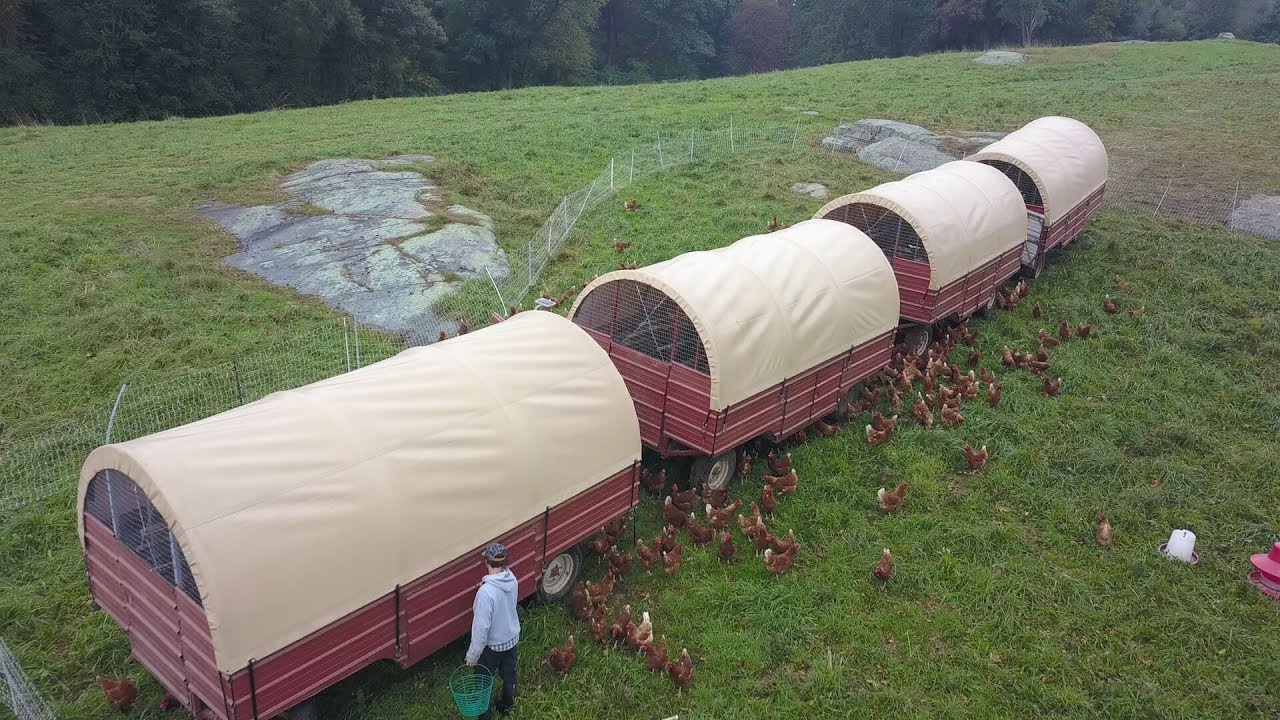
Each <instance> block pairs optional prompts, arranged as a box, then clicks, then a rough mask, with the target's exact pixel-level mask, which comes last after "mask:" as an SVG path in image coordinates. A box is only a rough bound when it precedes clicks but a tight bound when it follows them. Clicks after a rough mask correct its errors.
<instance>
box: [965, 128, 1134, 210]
mask: <svg viewBox="0 0 1280 720" xmlns="http://www.w3.org/2000/svg"><path fill="white" fill-rule="evenodd" d="M966 159H968V160H974V161H981V160H1000V161H1003V162H1007V163H1012V164H1013V165H1016V166H1018V167H1019V168H1021V169H1022V171H1023V172H1025V173H1026V174H1027V175H1029V176H1030V177H1031V179H1032V180H1033V181H1035V183H1036V185H1037V186H1038V187H1039V188H1040V199H1042V200H1044V207H1045V222H1048V223H1054V222H1057V221H1058V220H1061V219H1062V217H1063V216H1064V215H1066V214H1067V213H1068V212H1070V211H1071V210H1072V208H1074V207H1075V206H1077V205H1079V204H1080V203H1081V202H1082V201H1083V200H1084V199H1085V198H1087V197H1089V195H1091V194H1092V193H1093V191H1095V190H1097V189H1098V188H1100V187H1102V185H1103V184H1104V183H1106V182H1107V173H1108V172H1109V168H1110V165H1109V161H1108V159H1107V149H1106V148H1105V147H1103V145H1102V140H1100V139H1099V138H1098V135H1097V133H1095V132H1094V131H1093V130H1091V129H1089V126H1088V125H1085V124H1084V123H1082V122H1080V121H1079V120H1072V119H1071V118H1066V117H1042V118H1040V119H1039V120H1033V121H1031V122H1029V123H1027V124H1026V125H1024V126H1022V128H1021V129H1020V130H1016V131H1014V132H1012V133H1010V134H1009V135H1008V136H1006V137H1005V138H1004V139H1002V140H999V141H997V142H995V143H993V144H991V145H988V146H987V147H986V148H984V149H983V150H982V151H981V152H979V153H976V154H974V155H970V156H969V157H968V158H966Z"/></svg>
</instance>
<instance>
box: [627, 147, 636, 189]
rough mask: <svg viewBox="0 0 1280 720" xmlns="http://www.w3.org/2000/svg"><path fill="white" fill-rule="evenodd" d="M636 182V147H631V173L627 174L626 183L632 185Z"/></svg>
mask: <svg viewBox="0 0 1280 720" xmlns="http://www.w3.org/2000/svg"><path fill="white" fill-rule="evenodd" d="M635 182H636V149H635V148H631V173H630V174H629V175H628V176H627V185H634V184H635Z"/></svg>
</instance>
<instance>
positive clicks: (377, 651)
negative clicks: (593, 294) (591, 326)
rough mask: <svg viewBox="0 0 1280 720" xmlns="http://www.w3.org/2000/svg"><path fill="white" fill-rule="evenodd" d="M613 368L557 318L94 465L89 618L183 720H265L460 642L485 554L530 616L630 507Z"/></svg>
mask: <svg viewBox="0 0 1280 720" xmlns="http://www.w3.org/2000/svg"><path fill="white" fill-rule="evenodd" d="M629 400H630V398H629V396H628V394H627V389H626V385H625V384H624V383H623V379H622V377H621V376H620V375H619V374H618V371H617V370H616V369H615V367H614V365H613V363H612V362H611V361H610V359H609V357H608V356H607V355H606V354H605V353H604V352H603V351H602V350H601V349H600V347H599V346H598V345H597V344H596V343H595V342H594V341H593V340H592V339H591V338H590V337H588V336H587V334H586V333H584V332H582V331H581V330H580V329H579V328H578V327H576V326H575V325H573V324H572V323H570V322H568V321H567V320H565V319H564V318H561V317H559V316H558V315H555V314H553V313H546V312H529V313H520V314H517V315H515V316H514V317H511V318H509V319H506V320H504V321H503V322H502V323H501V324H498V325H494V326H491V327H487V328H484V329H482V330H478V331H476V332H472V333H468V334H466V335H462V336H459V337H456V338H453V339H450V340H449V341H447V342H443V343H436V344H434V345H431V346H429V347H420V348H413V349H410V350H406V351H404V352H402V353H400V354H399V355H396V356H395V357H393V358H390V359H388V360H384V361H382V362H379V363H375V364H373V365H369V366H367V367H365V368H362V369H360V370H356V371H354V372H349V373H345V374H343V375H339V376H337V377H334V378H330V379H328V380H324V381H321V382H319V383H315V384H312V385H308V386H305V387H302V388H298V389H296V390H291V391H287V392H281V393H275V394H273V395H270V396H268V397H266V398H263V399H262V400H259V401H257V402H254V403H250V404H248V405H245V406H242V407H239V408H236V409H234V410H231V411H228V412H226V413H222V414H220V415H215V416H213V417H210V418H206V419H205V420H201V421H199V422H195V423H192V424H190V425H186V426H183V427H178V428H174V429H172V430H168V431H165V432H161V433H157V434H155V435H150V436H147V437H143V438H138V439H136V440H131V441H128V442H124V443H119V444H115V445H106V446H103V447H100V448H98V449H97V450H95V451H94V452H93V453H91V454H90V455H89V457H88V459H87V460H86V461H85V465H84V467H83V469H82V471H81V479H80V509H81V512H80V522H81V529H82V538H83V542H84V551H85V561H86V567H87V570H88V574H89V584H90V588H91V590H92V592H93V597H94V600H95V601H96V602H97V603H98V604H99V605H100V606H101V607H103V608H104V609H105V610H106V611H107V612H108V613H109V614H110V615H111V616H112V617H113V618H115V619H116V621H117V622H119V623H120V625H121V627H122V628H123V629H124V631H125V632H126V634H127V635H128V637H129V641H130V643H131V645H132V646H133V652H134V655H135V656H136V657H137V658H138V660H139V661H140V662H141V663H142V664H143V665H144V666H145V667H146V668H147V669H148V670H150V671H151V672H152V673H153V674H154V675H155V676H156V678H157V679H158V680H159V681H160V683H161V684H162V685H164V686H165V688H166V689H168V690H169V691H170V692H171V693H173V694H174V695H175V696H176V697H177V698H178V699H179V700H180V701H181V702H182V703H183V704H184V705H186V706H187V708H188V709H190V710H192V711H193V712H194V711H199V710H201V709H205V708H208V709H210V710H211V711H212V713H213V714H214V715H215V716H217V717H219V718H223V719H224V720H242V719H243V718H269V717H273V716H275V715H277V714H279V713H281V712H284V711H286V710H289V709H290V708H294V707H296V706H297V705H299V704H300V703H303V702H305V701H307V700H308V699H309V698H311V697H312V696H314V695H315V694H316V693H318V692H320V691H321V690H323V689H324V688H326V687H328V686H330V685H332V684H334V683H335V682H338V681H339V680H342V679H343V678H346V677H348V676H350V675H352V674H353V673H355V672H357V671H359V670H360V669H361V668H364V667H366V666H368V665H370V664H373V663H376V662H379V661H382V660H391V661H395V662H398V663H399V664H401V665H408V664H411V663H413V662H416V661H418V660H420V659H422V658H424V657H426V656H428V655H430V654H431V653H433V652H435V651H436V650H438V649H440V648H441V647H444V646H445V645H446V644H448V643H450V642H452V641H454V640H456V639H458V638H460V637H462V636H464V635H465V634H466V633H467V631H468V630H469V628H470V624H471V608H472V600H473V598H474V595H475V590H476V587H477V584H478V582H479V580H480V578H481V576H482V575H483V572H484V571H483V567H482V564H481V562H480V551H481V548H483V547H484V546H485V545H487V544H488V543H490V542H492V541H494V540H497V541H499V542H502V543H503V544H504V545H506V546H507V549H508V551H509V557H510V567H511V570H512V572H513V573H515V575H516V577H517V579H518V581H519V588H520V592H521V596H522V597H527V596H529V595H531V594H533V593H535V592H538V593H539V595H540V596H542V597H547V598H554V597H556V596H558V595H562V594H567V591H568V589H569V587H570V585H571V584H572V582H573V580H574V578H575V576H576V573H577V568H578V565H579V564H580V563H579V562H578V560H579V555H578V554H577V552H576V548H577V546H578V545H579V544H580V543H581V542H582V541H583V540H584V539H585V538H586V537H588V536H590V535H591V534H593V533H595V532H596V531H597V530H599V528H600V527H601V526H602V525H604V524H605V523H607V522H609V521H610V520H612V519H614V518H616V517H618V516H620V515H623V514H625V513H627V512H629V511H630V510H631V509H632V508H633V507H634V506H635V503H636V502H637V500H638V481H639V471H638V467H639V459H640V449H641V448H640V435H639V429H638V427H637V425H636V419H635V414H634V413H633V412H632V410H631V404H630V402H629Z"/></svg>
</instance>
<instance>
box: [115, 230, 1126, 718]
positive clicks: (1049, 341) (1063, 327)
mask: <svg viewBox="0 0 1280 720" xmlns="http://www.w3.org/2000/svg"><path fill="white" fill-rule="evenodd" d="M633 209H634V208H630V207H629V208H628V210H633ZM625 249H626V248H625V247H623V248H620V249H619V252H622V251H623V250H625ZM1114 281H1115V285H1116V287H1117V288H1119V289H1120V290H1121V291H1123V292H1126V293H1128V292H1132V288H1131V287H1130V286H1129V285H1128V283H1126V282H1125V281H1124V280H1122V279H1121V278H1120V277H1119V276H1116V277H1115V279H1114ZM1030 290H1031V288H1030V285H1028V284H1027V282H1026V281H1021V282H1019V283H1018V285H1017V286H1016V287H1015V288H1012V289H1005V288H1001V289H1000V291H999V292H998V293H997V296H996V304H997V305H998V306H999V307H1001V308H1012V307H1017V306H1018V305H1019V304H1020V303H1021V302H1022V301H1023V299H1025V298H1026V296H1027V295H1028V294H1029V293H1030ZM576 291H577V288H570V290H569V291H568V292H566V293H565V294H564V295H563V296H561V297H559V298H550V299H553V300H557V301H559V302H560V303H563V302H565V301H567V300H568V299H569V298H570V297H572V295H573V294H574V293H575V292H576ZM1102 307H1103V311H1104V312H1106V313H1107V314H1111V315H1114V314H1118V313H1119V312H1120V308H1119V306H1118V305H1117V303H1116V302H1115V300H1114V299H1112V298H1111V296H1110V295H1107V296H1106V297H1105V298H1104V299H1103V303H1102ZM1144 309H1145V308H1137V309H1131V310H1129V311H1128V312H1129V315H1130V316H1136V315H1139V314H1141V313H1142V312H1143V311H1144ZM512 312H513V314H514V313H515V312H519V310H517V309H514V308H513V310H512ZM1031 314H1032V316H1033V317H1035V318H1040V317H1042V316H1043V310H1042V308H1041V307H1040V304H1039V303H1036V305H1035V306H1034V308H1032V312H1031ZM468 331H469V328H468V327H467V326H466V324H465V323H462V324H461V325H460V327H459V329H458V334H460V335H461V334H465V333H466V332H468ZM979 334H980V333H979V332H978V331H976V330H974V331H971V330H970V329H969V326H968V323H967V322H962V323H960V324H959V325H957V326H955V327H954V328H952V329H950V330H949V331H948V332H947V333H946V334H945V335H944V336H943V337H942V338H941V339H940V340H938V341H935V342H933V343H931V344H930V345H929V346H928V348H927V349H926V351H925V354H924V355H923V356H917V355H916V354H915V353H913V352H909V351H907V350H906V349H905V348H903V347H899V348H898V349H896V350H895V352H894V354H893V357H892V360H891V361H890V363H889V365H888V366H886V367H885V368H884V369H883V370H881V371H880V372H879V373H878V374H877V375H876V376H875V377H874V378H873V379H872V381H870V382H868V383H867V387H866V388H864V389H863V391H862V394H861V396H860V397H859V398H858V399H857V400H856V401H855V402H853V403H851V404H850V405H849V406H848V407H847V408H845V409H844V410H843V411H842V412H839V413H837V414H836V415H835V416H833V417H832V418H831V419H832V420H835V421H836V422H834V423H828V422H824V421H819V422H817V423H814V424H813V425H812V426H811V427H810V428H809V429H812V430H813V431H814V432H816V433H817V434H819V435H822V436H824V437H830V436H832V435H835V434H837V433H839V432H841V431H842V430H843V427H842V426H841V425H840V424H839V423H840V422H852V421H854V420H855V419H857V418H859V417H861V416H862V414H863V413H864V412H865V410H867V409H871V410H872V416H871V422H870V423H869V424H867V425H866V426H865V428H864V433H865V435H866V438H867V442H868V443H869V444H871V445H882V444H884V443H886V442H888V441H889V439H890V438H891V437H893V434H894V432H895V431H896V430H897V427H898V415H897V414H894V415H892V416H891V417H885V416H884V415H883V414H881V412H880V410H879V409H878V407H879V406H880V404H881V402H882V400H883V399H884V398H885V397H886V396H887V398H888V402H889V406H890V407H891V408H892V409H893V411H894V412H895V413H899V412H902V411H904V410H905V409H906V403H907V399H908V398H909V397H910V393H911V392H912V391H913V390H914V391H915V393H916V399H915V403H914V404H912V405H911V410H910V413H911V417H912V418H913V419H914V420H915V421H916V422H918V423H919V424H920V425H922V426H924V427H933V426H934V424H935V423H936V422H940V423H941V424H942V425H945V426H947V427H956V426H958V425H960V424H961V423H962V422H964V415H963V414H962V413H961V408H962V406H963V403H964V402H966V401H970V400H976V399H977V398H978V396H979V395H984V396H985V401H986V403H987V405H988V406H990V407H993V408H994V407H996V406H997V405H999V403H1000V398H1001V395H1002V386H1001V385H1000V384H999V383H997V382H996V378H995V374H994V373H993V372H992V371H991V370H989V369H987V368H986V367H982V365H981V361H982V353H981V352H979V351H978V350H977V349H976V348H973V345H974V344H975V342H976V340H977V338H978V336H979ZM442 335H443V333H442ZM1092 336H1093V327H1092V326H1091V325H1089V324H1087V323H1080V324H1078V325H1077V326H1076V327H1075V329H1074V331H1073V329H1072V327H1071V326H1070V325H1069V324H1068V323H1067V322H1066V321H1063V322H1061V323H1060V324H1059V326H1058V333H1057V337H1054V336H1053V335H1050V334H1048V333H1046V332H1045V331H1044V330H1043V329H1041V330H1040V333H1039V335H1038V336H1037V338H1036V349H1035V350H1034V351H1031V352H1026V353H1024V352H1021V351H1019V350H1018V349H1017V348H1010V347H1008V346H1006V347H1005V348H1004V349H1003V351H1002V352H1001V357H1000V364H1001V365H1003V366H1005V367H1007V368H1011V369H1023V370H1027V371H1029V372H1031V373H1034V374H1035V375H1037V376H1038V377H1040V378H1041V382H1042V387H1043V390H1044V393H1045V394H1046V395H1048V396H1050V397H1057V395H1058V394H1059V392H1060V391H1061V389H1062V378H1060V377H1059V378H1051V377H1050V376H1049V370H1050V369H1052V367H1053V365H1052V363H1051V361H1050V356H1049V348H1053V347H1058V346H1059V345H1061V344H1062V343H1064V342H1067V341H1069V340H1071V339H1072V338H1073V337H1074V338H1076V339H1081V340H1083V339H1088V338H1090V337H1092ZM441 339H444V338H443V337H442V338H441ZM961 344H963V345H965V346H968V347H969V348H970V349H969V350H968V352H967V357H966V362H967V364H968V366H969V370H968V372H967V373H966V372H964V371H962V370H961V369H960V365H959V364H958V363H954V364H953V363H951V362H950V360H949V358H950V357H951V354H952V352H953V351H954V350H955V349H956V347H957V346H959V345H961ZM975 372H976V373H978V374H975ZM917 382H919V383H920V388H919V389H917V388H916V383H917ZM948 383H950V384H949V385H948ZM984 389H985V392H984ZM807 437H808V433H807V430H800V431H799V432H797V433H796V434H794V435H792V436H791V437H789V438H786V439H785V440H784V441H783V442H782V443H781V444H779V445H778V446H777V447H775V448H773V449H769V450H768V451H767V454H766V456H765V460H766V462H767V463H768V466H769V474H766V475H764V476H763V480H764V484H763V486H762V488H761V494H760V501H759V503H758V504H757V503H756V502H755V501H752V502H751V503H750V504H749V507H750V512H749V513H747V514H745V515H744V514H743V513H742V512H741V510H742V506H743V502H744V501H743V500H742V499H741V498H739V499H737V500H735V501H733V502H732V503H731V502H729V494H728V488H727V487H721V488H718V489H714V490H708V491H706V492H705V494H704V496H701V497H700V496H699V493H698V490H697V489H690V490H683V491H682V490H680V489H679V487H678V486H677V485H675V484H671V485H670V486H669V487H668V484H667V471H666V469H665V468H660V469H658V470H656V471H650V470H649V469H647V468H646V469H643V470H642V471H641V485H642V486H643V487H644V488H645V489H646V490H647V491H649V492H650V493H652V494H654V495H662V494H663V493H664V492H665V493H666V495H665V499H664V500H663V505H662V515H663V520H664V523H665V524H664V529H663V531H662V532H661V533H660V534H659V535H658V536H657V537H655V538H654V539H653V541H652V543H650V544H646V543H645V542H644V540H642V539H641V540H637V541H636V543H635V549H634V553H635V554H634V557H633V555H632V554H631V553H623V552H622V551H621V550H619V549H618V541H619V540H621V539H622V535H623V532H624V531H625V529H626V519H625V518H621V517H620V518H616V519H615V520H613V521H612V522H610V523H609V524H608V525H606V526H604V527H602V528H601V529H600V532H599V533H598V534H597V535H596V537H595V538H593V539H592V540H591V541H590V542H589V543H588V545H587V547H588V548H589V549H590V550H591V551H592V552H593V553H594V554H596V555H597V556H599V557H602V558H604V559H605V560H606V561H607V564H608V569H607V570H606V572H605V575H604V577H603V578H602V579H600V580H599V581H597V582H592V581H590V580H588V581H579V582H578V583H577V584H575V585H574V586H573V589H572V591H571V594H570V603H571V606H572V610H573V614H574V617H576V618H578V619H579V620H585V621H587V623H588V634H589V635H590V637H591V639H592V640H594V641H595V642H597V643H600V644H603V645H605V646H606V647H609V648H624V647H625V648H627V649H628V650H630V651H632V652H635V653H638V654H640V655H641V656H642V657H643V658H644V662H645V665H646V666H647V667H648V668H649V669H650V670H652V671H654V672H661V673H665V674H667V675H668V676H669V677H670V678H671V682H672V683H674V684H675V686H676V687H677V688H681V689H682V688H684V687H685V686H687V685H688V684H689V683H690V682H692V681H693V677H694V666H693V659H692V658H691V657H690V655H689V650H688V649H687V648H682V649H681V651H680V654H679V655H678V656H676V658H675V659H674V660H672V659H670V657H669V652H670V650H669V647H668V645H667V639H666V636H665V635H661V636H658V637H657V639H656V640H655V635H654V631H653V621H652V618H651V616H650V613H649V612H648V611H644V612H642V613H641V616H640V622H639V623H636V622H635V618H634V617H633V615H632V611H631V605H629V604H627V605H624V606H623V607H622V609H621V610H619V611H618V612H617V614H616V615H614V617H613V618H612V620H610V619H609V598H610V597H611V596H612V595H613V592H614V588H615V585H616V584H617V583H618V582H619V581H621V580H622V578H623V577H624V576H625V575H627V573H629V572H630V571H631V569H632V566H633V564H634V562H635V560H637V559H638V560H639V561H640V564H641V565H643V566H644V568H645V570H646V571H652V569H653V568H654V567H655V566H657V565H658V564H659V563H661V565H662V570H663V572H664V573H665V574H667V575H674V574H676V573H678V572H679V571H680V565H681V561H682V558H683V553H684V545H683V544H682V543H681V542H680V540H679V538H678V535H677V533H678V531H680V530H684V531H685V532H686V533H687V536H688V541H689V542H691V543H693V545H695V546H707V545H711V544H714V545H715V546H716V555H717V557H718V558H719V559H720V560H721V561H723V562H731V561H732V560H733V558H734V556H735V554H736V552H737V547H736V545H735V542H734V536H733V533H732V532H731V527H732V524H733V523H734V522H735V521H736V524H737V527H738V529H739V531H740V532H741V533H742V534H743V535H744V536H745V537H746V539H747V540H748V541H749V542H750V544H751V546H752V548H753V549H754V551H755V555H756V556H757V557H759V558H762V560H763V562H764V565H765V568H766V569H768V571H769V572H770V573H773V574H774V575H775V576H776V575H781V574H782V573H785V572H786V571H787V570H788V569H790V567H791V566H792V564H793V563H794V562H795V559H796V554H797V553H798V552H799V550H800V543H798V542H797V541H796V537H795V532H794V531H792V530H788V531H787V534H786V537H784V538H781V539H779V538H778V537H776V536H775V535H774V534H773V533H772V532H771V531H770V529H769V527H768V525H767V524H766V523H765V520H764V518H765V517H769V518H772V517H773V514H774V511H775V510H776V509H777V507H778V501H779V498H784V497H786V496H788V495H791V494H793V493H795V491H796V487H797V485H798V482H799V478H798V477H797V475H796V471H795V468H793V467H792V461H791V453H790V452H789V451H788V448H791V447H794V446H796V445H799V444H801V443H803V442H805V440H806V439H807ZM764 450H765V448H764V447H763V444H762V443H761V442H760V441H757V442H756V443H754V444H753V445H752V446H751V448H750V449H749V450H745V451H742V452H740V453H739V460H738V467H737V475H738V476H739V477H746V476H747V475H749V474H750V473H751V467H752V464H753V463H754V462H755V461H756V460H757V459H758V458H759V457H760V453H761V452H762V451H764ZM963 452H964V457H965V462H966V463H967V464H968V466H969V469H970V471H971V472H974V473H976V472H979V471H981V470H982V469H983V467H984V466H985V465H986V463H987V459H988V451H987V447H986V445H983V446H982V447H980V448H979V449H976V450H975V449H974V448H973V447H972V446H971V445H969V444H968V443H965V444H964V447H963ZM909 487H910V484H909V483H901V484H899V485H898V486H897V487H895V488H894V489H893V490H886V489H885V488H880V489H879V490H878V491H877V493H876V501H877V504H878V505H879V506H880V509H881V510H883V511H884V512H885V513H886V514H892V513H894V512H896V511H898V510H899V509H900V508H901V507H902V506H903V503H904V501H905V499H906V491H907V489H908V488H909ZM699 510H701V511H702V513H703V516H704V517H705V521H700V520H699V519H698V511H699ZM1113 533H1114V531H1113V529H1112V527H1111V523H1110V521H1109V520H1108V518H1107V516H1106V515H1105V514H1104V513H1099V514H1098V516H1097V528H1096V534H1095V535H1096V539H1097V541H1098V544H1100V545H1104V546H1109V545H1111V544H1112V542H1113V537H1114V535H1113ZM871 573H872V575H873V576H874V577H875V578H876V579H877V580H879V581H880V582H882V583H887V582H888V581H889V580H890V579H891V578H892V577H893V573H894V561H893V553H892V551H891V550H890V549H889V548H885V549H884V552H883V554H882V555H881V558H880V560H879V561H878V562H876V563H875V565H874V566H873V567H872V570H871ZM548 662H549V664H550V665H551V667H552V669H554V670H555V671H556V672H558V673H561V674H565V673H568V672H569V670H570V669H572V668H573V667H574V665H575V664H576V663H577V647H576V644H575V639H574V635H570V636H569V638H568V642H567V643H566V644H565V645H563V646H561V647H556V648H552V650H551V653H550V657H549V658H548ZM96 680H97V682H98V684H99V685H100V686H101V687H102V690H103V693H104V694H105V695H106V698H107V702H108V704H110V705H111V706H112V707H114V708H116V709H117V710H121V711H124V710H126V709H128V707H129V706H130V705H131V704H132V703H133V702H134V701H135V700H136V699H137V696H138V691H137V689H136V688H135V687H134V683H133V680H132V678H127V677H126V678H124V679H123V680H120V681H116V680H112V679H110V678H106V677H102V676H98V677H97V678H96ZM176 705H177V702H176V700H173V699H172V698H171V696H168V695H166V697H165V699H164V701H162V704H161V706H162V708H164V707H166V706H176Z"/></svg>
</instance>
